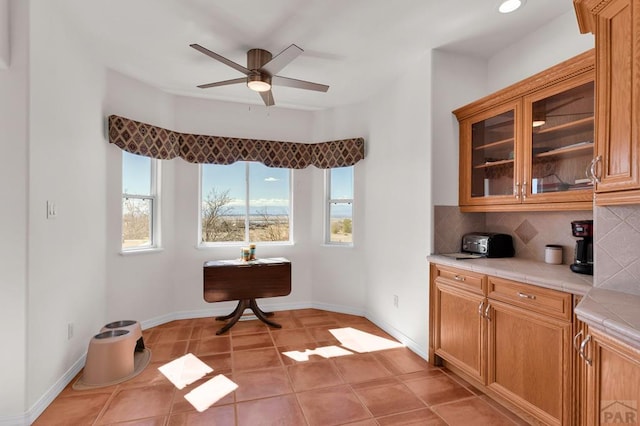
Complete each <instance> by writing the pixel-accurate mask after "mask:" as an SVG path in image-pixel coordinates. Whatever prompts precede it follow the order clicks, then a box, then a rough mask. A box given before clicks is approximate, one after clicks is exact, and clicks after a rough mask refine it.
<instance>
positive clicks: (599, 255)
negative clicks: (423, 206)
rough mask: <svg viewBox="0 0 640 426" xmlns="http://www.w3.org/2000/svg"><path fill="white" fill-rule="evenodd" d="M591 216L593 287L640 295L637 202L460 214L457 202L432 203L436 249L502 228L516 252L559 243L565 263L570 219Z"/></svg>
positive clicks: (534, 256) (536, 252) (539, 257)
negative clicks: (589, 207) (466, 236)
mask: <svg viewBox="0 0 640 426" xmlns="http://www.w3.org/2000/svg"><path fill="white" fill-rule="evenodd" d="M587 219H593V220H594V230H595V235H594V240H593V243H594V247H593V256H594V276H593V278H594V279H593V285H594V287H599V288H605V289H609V290H617V291H621V292H623V293H629V294H635V295H640V205H632V206H618V207H594V211H593V213H592V212H591V211H574V212H513V213H462V212H460V209H459V208H458V207H457V206H435V207H434V246H433V247H434V252H435V253H451V252H456V251H459V250H460V240H461V239H462V235H464V234H465V233H467V232H473V231H488V232H503V233H506V234H510V235H511V236H512V237H513V242H514V245H515V249H516V256H517V257H521V258H525V259H531V260H535V261H539V262H543V261H544V246H545V245H547V244H559V245H561V246H562V247H563V262H562V263H564V264H566V265H569V264H571V263H573V255H574V248H575V242H576V240H577V239H576V238H574V237H573V236H572V235H571V222H572V221H574V220H587Z"/></svg>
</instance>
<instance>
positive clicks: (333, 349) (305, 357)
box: [282, 346, 353, 362]
mask: <svg viewBox="0 0 640 426" xmlns="http://www.w3.org/2000/svg"><path fill="white" fill-rule="evenodd" d="M282 354H283V355H286V356H288V357H289V358H292V359H294V360H295V361H300V362H302V361H309V357H310V356H311V355H319V356H321V357H323V358H333V357H337V356H345V355H352V354H353V352H349V351H348V350H346V349H343V348H341V347H339V346H322V347H319V348H316V349H307V350H305V351H304V352H302V351H288V352H283V353H282Z"/></svg>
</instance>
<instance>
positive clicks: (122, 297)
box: [103, 71, 175, 322]
mask: <svg viewBox="0 0 640 426" xmlns="http://www.w3.org/2000/svg"><path fill="white" fill-rule="evenodd" d="M103 114H104V117H105V119H106V117H108V116H109V115H111V114H116V115H120V116H123V117H128V118H131V119H134V120H138V121H143V122H146V123H150V124H153V125H156V126H160V127H165V128H169V129H171V128H173V127H174V114H173V97H172V96H171V95H168V94H166V93H163V92H161V91H159V90H157V89H155V88H153V87H150V86H148V85H146V84H143V83H141V82H139V81H137V80H134V79H131V78H128V77H125V76H123V75H121V74H119V73H117V72H114V71H109V72H108V73H107V93H106V96H105V101H104V113H103ZM103 144H104V145H105V149H106V156H107V160H106V161H107V185H106V188H105V196H106V199H107V212H108V214H107V226H106V239H107V250H106V265H107V306H106V309H107V317H106V322H111V321H118V320H126V319H133V320H138V321H143V320H148V319H150V318H156V317H161V316H162V315H166V314H167V313H169V312H171V310H172V292H173V280H172V277H171V275H172V271H173V264H174V253H175V250H174V246H175V235H174V229H175V226H174V217H175V216H174V210H175V195H174V192H175V191H174V179H175V177H174V176H175V173H174V170H175V160H173V161H161V176H162V180H161V189H162V199H161V206H162V214H161V229H162V235H161V238H162V245H163V250H162V251H158V252H152V253H143V254H126V255H123V254H121V252H120V249H121V246H122V241H121V235H122V227H121V224H122V196H121V194H122V150H121V149H120V148H118V147H116V146H115V145H111V144H108V143H107V139H106V138H105V140H104V141H103Z"/></svg>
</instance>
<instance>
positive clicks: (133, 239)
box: [122, 151, 160, 251]
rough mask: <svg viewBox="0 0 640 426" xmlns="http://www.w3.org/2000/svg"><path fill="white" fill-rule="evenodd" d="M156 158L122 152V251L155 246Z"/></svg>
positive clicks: (156, 207) (157, 177) (157, 245)
mask: <svg viewBox="0 0 640 426" xmlns="http://www.w3.org/2000/svg"><path fill="white" fill-rule="evenodd" d="M159 174H160V162H159V160H156V159H153V158H149V157H142V156H140V155H135V154H130V153H128V152H126V151H122V250H123V251H134V250H141V249H150V248H155V247H159V245H160V241H159V232H158V228H159V225H158V223H159V221H158V216H159V215H158V211H159V199H158V193H159V191H158V189H159V185H158V182H159Z"/></svg>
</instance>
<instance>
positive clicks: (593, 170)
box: [589, 155, 602, 183]
mask: <svg viewBox="0 0 640 426" xmlns="http://www.w3.org/2000/svg"><path fill="white" fill-rule="evenodd" d="M600 162H602V155H598V156H597V157H596V158H594V159H593V161H592V162H591V167H590V168H589V172H590V173H591V177H592V178H593V180H594V181H595V182H596V183H600V182H601V181H602V176H598V173H597V172H596V169H597V166H598V163H600Z"/></svg>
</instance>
